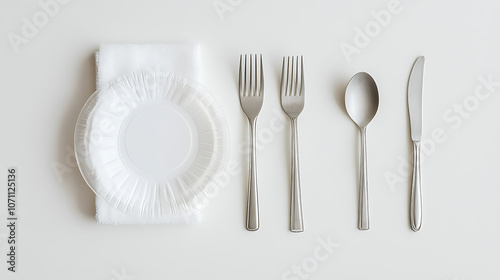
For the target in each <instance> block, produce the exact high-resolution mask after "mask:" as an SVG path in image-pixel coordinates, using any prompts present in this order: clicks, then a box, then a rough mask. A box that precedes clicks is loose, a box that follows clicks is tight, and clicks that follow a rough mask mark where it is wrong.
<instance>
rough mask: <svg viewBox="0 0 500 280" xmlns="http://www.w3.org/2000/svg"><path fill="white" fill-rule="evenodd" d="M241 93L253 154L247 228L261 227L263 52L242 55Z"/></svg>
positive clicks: (251, 158)
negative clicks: (259, 121) (259, 125)
mask: <svg viewBox="0 0 500 280" xmlns="http://www.w3.org/2000/svg"><path fill="white" fill-rule="evenodd" d="M239 93H240V103H241V109H242V110H243V112H244V113H245V115H246V116H247V118H248V121H249V123H250V138H251V139H252V141H251V146H250V147H251V155H250V165H249V166H250V170H249V175H248V176H249V177H248V201H247V230H250V231H254V230H258V229H259V195H258V190H257V163H256V147H257V131H256V130H257V126H256V124H257V116H258V115H259V112H260V109H261V108H262V102H263V100H264V68H263V66H262V54H261V55H256V54H253V55H252V54H250V55H246V54H245V55H240V70H239Z"/></svg>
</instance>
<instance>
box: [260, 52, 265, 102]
mask: <svg viewBox="0 0 500 280" xmlns="http://www.w3.org/2000/svg"><path fill="white" fill-rule="evenodd" d="M263 95H264V65H263V63H262V54H260V91H259V96H263Z"/></svg>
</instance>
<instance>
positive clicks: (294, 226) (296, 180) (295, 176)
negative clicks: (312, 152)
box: [290, 118, 304, 232]
mask: <svg viewBox="0 0 500 280" xmlns="http://www.w3.org/2000/svg"><path fill="white" fill-rule="evenodd" d="M290 120H291V125H292V198H291V202H290V231H292V232H302V231H304V220H303V216H302V194H301V189H300V168H299V167H300V165H299V143H298V129H297V118H291V119H290Z"/></svg>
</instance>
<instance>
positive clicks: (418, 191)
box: [410, 142, 422, 231]
mask: <svg viewBox="0 0 500 280" xmlns="http://www.w3.org/2000/svg"><path fill="white" fill-rule="evenodd" d="M410 199H411V200H410V224H411V229H412V230H413V231H419V230H420V227H421V226H422V184H421V179H420V142H413V178H412V183H411V198H410Z"/></svg>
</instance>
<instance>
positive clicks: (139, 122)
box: [75, 72, 229, 217]
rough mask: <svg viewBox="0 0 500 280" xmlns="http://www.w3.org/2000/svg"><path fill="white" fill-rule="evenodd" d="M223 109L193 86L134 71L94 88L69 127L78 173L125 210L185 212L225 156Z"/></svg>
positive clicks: (212, 179)
mask: <svg viewBox="0 0 500 280" xmlns="http://www.w3.org/2000/svg"><path fill="white" fill-rule="evenodd" d="M228 142H229V136H228V128H227V122H226V119H225V117H224V114H223V111H222V109H221V108H220V107H219V105H218V104H217V103H216V101H215V100H214V98H213V97H212V96H211V95H210V93H209V92H208V91H207V90H206V89H204V88H203V87H202V86H200V85H198V84H197V83H195V82H193V81H190V80H188V79H186V78H183V77H179V76H176V75H174V74H167V73H156V72H141V73H133V74H130V75H128V76H124V77H121V78H118V79H116V80H115V81H113V82H111V83H109V85H108V86H106V87H104V88H102V89H100V90H98V91H96V92H95V93H94V94H93V95H92V96H91V97H90V98H89V100H88V101H87V103H86V104H85V106H84V107H83V109H82V111H81V113H80V115H79V117H78V121H77V124H76V129H75V153H76V159H77V163H78V166H79V168H80V171H81V173H82V175H83V177H84V179H85V181H86V182H87V184H88V185H89V186H90V188H91V189H92V190H93V191H94V192H95V193H96V195H97V196H98V197H100V198H102V199H104V200H105V201H106V202H108V203H109V204H110V205H112V206H113V207H115V208H117V209H119V210H122V211H124V212H126V213H132V214H137V215H147V216H156V217H160V216H163V215H178V214H182V213H184V212H189V211H190V210H191V209H192V207H194V206H196V205H197V202H198V201H200V200H201V199H202V198H204V197H202V196H204V190H205V188H206V187H207V186H208V185H209V184H210V183H216V182H215V181H216V180H218V178H219V176H220V175H221V173H222V171H223V169H224V167H225V164H226V162H227V159H228V153H229V143H228Z"/></svg>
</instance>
